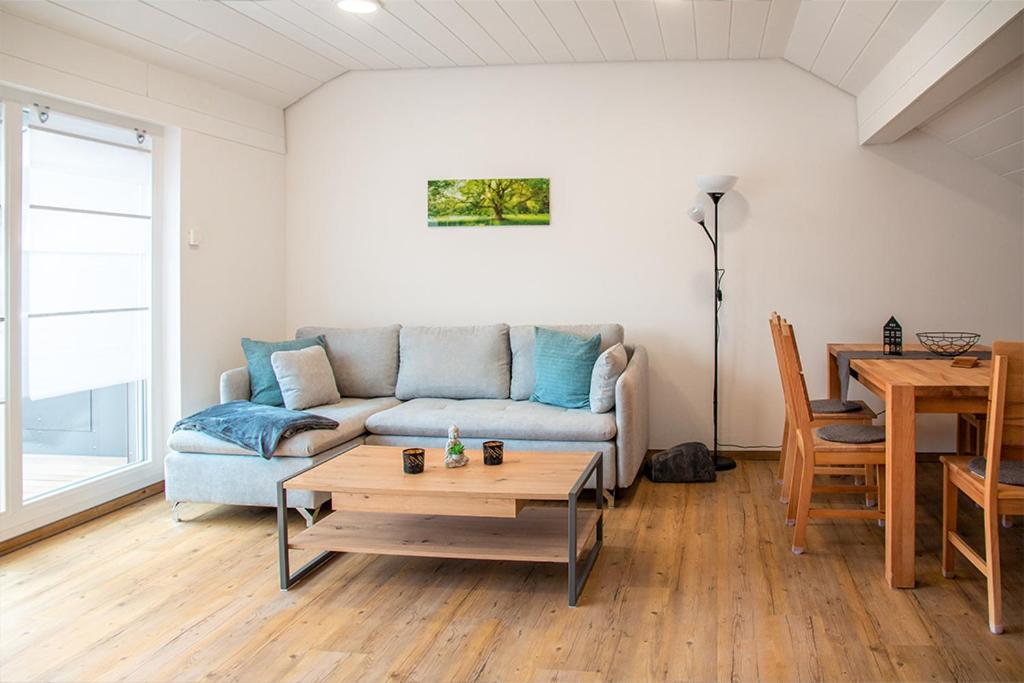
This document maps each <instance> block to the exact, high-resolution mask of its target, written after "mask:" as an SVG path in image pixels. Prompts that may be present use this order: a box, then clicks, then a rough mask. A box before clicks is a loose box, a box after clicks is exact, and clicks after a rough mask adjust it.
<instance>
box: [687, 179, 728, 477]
mask: <svg viewBox="0 0 1024 683" xmlns="http://www.w3.org/2000/svg"><path fill="white" fill-rule="evenodd" d="M736 180H737V177H736V176H734V175H701V176H697V187H699V188H700V190H701V191H702V192H706V193H707V195H708V196H709V197H711V201H712V203H714V205H715V225H714V235H712V234H711V233H710V232H708V226H707V225H705V224H704V207H703V206H701V205H700V204H697V205H695V206H694V207H693V208H692V209H690V211H689V215H690V218H692V219H693V221H694V222H695V223H697V224H698V225H699V226H700V227H701V228H703V229H704V234H705V235H707V236H708V240H709V241H710V242H711V249H712V251H713V252H714V255H715V303H714V306H715V361H714V366H715V375H714V391H713V393H712V395H711V411H712V412H711V423H712V430H713V436H712V443H713V445H714V448H713V451H714V456H715V469H716V470H719V471H721V470H731V469H733V468H734V467H736V461H735V460H733V459H732V458H730V457H728V456H725V455H720V454H719V453H718V337H719V330H720V328H719V324H718V311H719V309H721V307H722V276H723V275H725V270H723V269H721V268H719V267H718V202H720V201H722V197H723V196H725V193H726V192H728V191H729V190H731V189H732V188H733V186H734V185H735V184H736Z"/></svg>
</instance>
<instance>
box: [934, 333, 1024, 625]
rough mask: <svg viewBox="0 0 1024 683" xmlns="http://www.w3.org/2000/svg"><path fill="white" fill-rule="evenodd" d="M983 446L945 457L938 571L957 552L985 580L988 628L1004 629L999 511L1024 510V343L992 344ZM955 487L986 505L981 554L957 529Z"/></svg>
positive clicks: (946, 569) (949, 570)
mask: <svg viewBox="0 0 1024 683" xmlns="http://www.w3.org/2000/svg"><path fill="white" fill-rule="evenodd" d="M986 417H987V420H986V422H987V429H986V432H985V449H984V455H983V457H980V456H975V457H972V456H943V457H942V458H941V460H942V464H943V471H942V481H943V493H942V537H943V543H942V574H943V576H946V577H952V576H953V564H954V559H955V557H956V555H955V553H954V550H956V551H959V552H960V553H961V554H962V555H963V556H964V557H966V558H967V559H968V560H970V562H971V564H973V565H974V566H975V567H976V568H977V569H978V571H980V572H981V573H982V574H984V575H985V578H986V579H987V580H988V627H989V629H990V630H991V631H992V633H996V634H999V633H1002V632H1003V615H1002V581H1001V577H1000V571H999V516H1000V515H1020V514H1024V342H998V341H997V342H995V343H993V344H992V384H991V385H990V389H989V395H988V413H987V416H986ZM957 491H963V492H964V493H965V494H966V495H967V497H968V498H970V499H971V500H972V501H974V502H975V503H977V504H978V505H980V506H981V507H982V509H983V510H984V519H985V555H984V556H982V555H981V554H980V553H978V552H977V551H975V550H974V549H973V548H971V547H970V546H969V545H968V544H967V541H965V540H964V537H963V536H961V535H960V534H959V533H958V532H957V519H956V516H957V502H958V501H957V498H958V496H957Z"/></svg>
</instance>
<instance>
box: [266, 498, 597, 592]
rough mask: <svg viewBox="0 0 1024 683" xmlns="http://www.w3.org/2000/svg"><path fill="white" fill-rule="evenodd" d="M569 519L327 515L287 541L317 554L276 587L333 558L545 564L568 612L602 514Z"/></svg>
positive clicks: (560, 510) (589, 563) (593, 553)
mask: <svg viewBox="0 0 1024 683" xmlns="http://www.w3.org/2000/svg"><path fill="white" fill-rule="evenodd" d="M575 512H576V524H575V525H571V524H570V523H569V515H568V514H567V510H566V508H564V507H527V508H524V509H523V510H522V511H521V512H520V513H519V516H518V517H515V518H503V517H459V516H448V515H412V514H394V513H378V512H349V511H339V512H334V513H331V514H330V515H328V516H327V517H325V518H324V519H322V520H320V521H319V522H317V523H316V524H314V525H313V526H312V527H310V528H308V529H306V530H304V531H302V532H300V533H298V534H296V535H295V536H294V537H292V538H289V539H288V540H287V548H288V549H289V550H319V551H322V552H321V553H320V554H319V555H318V556H317V557H316V558H314V559H313V560H312V561H311V562H309V563H308V564H307V565H306V567H303V568H302V569H300V570H299V572H297V573H296V574H295V575H288V574H287V573H286V572H287V571H288V569H287V565H284V568H283V572H285V573H282V577H281V578H282V586H281V587H282V589H285V590H287V589H288V588H289V587H291V585H292V584H293V583H296V582H297V581H298V580H299V579H300V578H302V575H305V574H306V573H307V571H312V570H313V569H315V568H316V567H318V566H319V565H321V564H323V563H324V562H326V561H327V560H328V559H330V557H332V556H333V554H334V553H339V552H348V553H367V554H373V555H403V556H413V557H442V558H452V559H463V560H505V561H513V562H551V563H558V564H566V565H568V566H569V604H570V605H572V606H575V604H576V601H577V600H578V598H579V595H580V593H581V592H582V589H583V584H584V583H585V582H586V580H587V578H588V576H589V574H590V570H591V568H592V567H593V564H594V561H595V560H596V559H597V554H598V552H599V551H600V548H601V545H602V537H603V515H602V512H603V511H602V510H599V509H586V508H585V509H578V508H577V509H576V510H575ZM573 527H574V528H573ZM570 539H572V540H574V541H575V543H573V545H575V552H570V550H569V548H570V544H571V543H572V541H571V540H570ZM591 540H592V541H593V542H592V543H591V547H590V550H589V552H585V551H586V549H587V544H588V542H590V541H591Z"/></svg>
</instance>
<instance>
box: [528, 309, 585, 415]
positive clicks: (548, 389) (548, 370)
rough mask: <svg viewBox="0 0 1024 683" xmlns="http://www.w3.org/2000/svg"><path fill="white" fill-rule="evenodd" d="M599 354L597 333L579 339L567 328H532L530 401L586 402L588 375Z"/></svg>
mask: <svg viewBox="0 0 1024 683" xmlns="http://www.w3.org/2000/svg"><path fill="white" fill-rule="evenodd" d="M600 354H601V335H599V334H595V335H594V336H593V337H591V338H590V339H583V338H581V337H577V336H576V335H574V334H568V333H567V332H558V331H556V330H549V329H547V328H544V327H536V328H534V343H533V373H534V384H533V395H532V396H530V400H531V401H536V402H537V403H547V404H548V405H553V406H561V407H562V408H587V407H589V406H590V376H591V374H592V373H593V371H594V363H596V362H597V357H598V356H599V355H600Z"/></svg>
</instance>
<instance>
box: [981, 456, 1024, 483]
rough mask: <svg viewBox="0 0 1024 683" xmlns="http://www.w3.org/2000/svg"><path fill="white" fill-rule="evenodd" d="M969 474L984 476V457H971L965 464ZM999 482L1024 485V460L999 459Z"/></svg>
mask: <svg viewBox="0 0 1024 683" xmlns="http://www.w3.org/2000/svg"><path fill="white" fill-rule="evenodd" d="M967 467H968V468H970V470H971V474H975V475H977V476H979V477H981V478H982V479H984V478H985V458H973V459H972V460H971V462H970V463H968V465H967ZM999 483H1000V484H1009V485H1011V486H1024V460H1001V461H1000V462H999Z"/></svg>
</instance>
